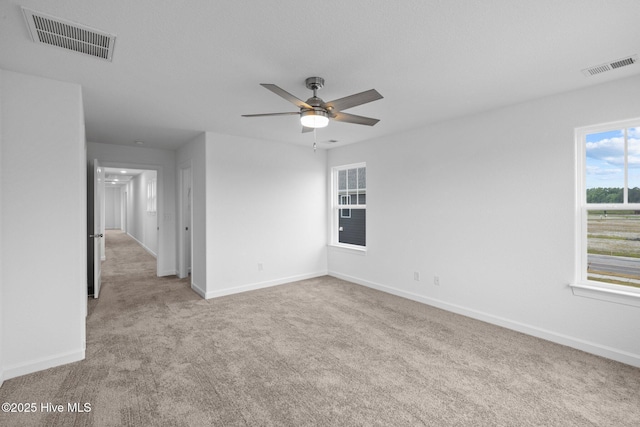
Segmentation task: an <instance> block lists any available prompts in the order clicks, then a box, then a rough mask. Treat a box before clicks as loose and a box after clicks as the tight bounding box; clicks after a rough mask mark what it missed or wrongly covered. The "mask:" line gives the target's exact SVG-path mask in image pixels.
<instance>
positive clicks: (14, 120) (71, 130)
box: [0, 70, 87, 379]
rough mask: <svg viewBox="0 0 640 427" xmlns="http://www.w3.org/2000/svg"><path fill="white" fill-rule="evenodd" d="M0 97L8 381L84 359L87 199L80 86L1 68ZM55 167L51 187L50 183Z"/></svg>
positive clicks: (0, 310)
mask: <svg viewBox="0 0 640 427" xmlns="http://www.w3.org/2000/svg"><path fill="white" fill-rule="evenodd" d="M0 93H1V94H2V97H1V98H0V121H1V122H2V133H1V136H0V152H1V153H2V156H1V161H2V163H1V167H0V186H1V191H0V198H1V202H0V203H1V204H2V218H1V222H0V230H1V231H0V233H1V235H2V239H1V240H0V248H1V249H0V256H1V264H2V270H0V274H1V276H0V288H1V289H2V290H1V293H2V299H1V300H0V318H1V319H2V321H1V322H2V323H1V325H2V332H1V334H0V338H1V342H0V353H1V354H2V355H1V357H0V361H1V363H2V365H1V366H0V372H1V373H0V375H1V376H4V379H8V378H12V377H16V376H20V375H24V374H28V373H31V372H35V371H39V370H42V369H46V368H49V367H53V366H57V365H61V364H64V363H69V362H74V361H78V360H81V359H83V358H84V354H85V316H86V308H87V269H86V259H87V241H86V239H87V222H86V209H87V200H86V166H85V137H84V117H83V106H82V92H81V88H80V86H79V85H77V84H70V83H63V82H59V81H54V80H48V79H43V78H40V77H35V76H29V75H26V74H20V73H14V72H10V71H5V70H0ZM53 166H55V168H56V179H46V178H45V175H44V171H50V170H51V168H52V167H53ZM25 171H31V172H33V173H26V174H25ZM60 182H64V183H65V185H63V186H61V185H60Z"/></svg>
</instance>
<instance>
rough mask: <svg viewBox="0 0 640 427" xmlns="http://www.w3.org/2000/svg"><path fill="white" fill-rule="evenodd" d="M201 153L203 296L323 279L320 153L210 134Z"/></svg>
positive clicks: (322, 168)
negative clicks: (203, 176) (203, 170)
mask: <svg viewBox="0 0 640 427" xmlns="http://www.w3.org/2000/svg"><path fill="white" fill-rule="evenodd" d="M205 147H206V153H205V155H206V195H207V197H206V246H207V257H206V263H207V264H206V275H207V276H206V277H207V284H206V295H205V296H206V297H207V298H210V297H215V296H220V295H226V294H230V293H235V292H241V291H245V290H250V289H256V288H260V287H265V286H271V285H275V284H280V283H285V282H289V281H293V280H299V279H303V278H308V277H314V276H318V275H323V274H326V271H327V259H326V221H327V212H326V152H325V151H318V152H314V151H313V149H312V147H300V146H294V145H290V144H284V143H277V142H269V141H261V140H255V139H249V138H239V137H231V136H227V135H220V134H215V133H211V132H208V133H207V134H206V144H205ZM194 185H195V181H194ZM194 209H195V205H194ZM194 233H195V229H194ZM259 264H261V266H262V269H260V268H259Z"/></svg>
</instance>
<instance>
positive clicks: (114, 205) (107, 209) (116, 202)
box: [104, 185, 123, 230]
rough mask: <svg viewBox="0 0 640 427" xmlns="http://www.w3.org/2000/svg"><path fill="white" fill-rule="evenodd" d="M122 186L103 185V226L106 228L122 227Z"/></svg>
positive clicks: (116, 228)
mask: <svg viewBox="0 0 640 427" xmlns="http://www.w3.org/2000/svg"><path fill="white" fill-rule="evenodd" d="M122 188H123V186H121V185H118V186H113V187H109V186H107V187H105V189H104V226H105V228H106V229H111V230H120V229H121V228H122Z"/></svg>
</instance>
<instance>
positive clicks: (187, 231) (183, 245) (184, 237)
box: [178, 168, 192, 279]
mask: <svg viewBox="0 0 640 427" xmlns="http://www.w3.org/2000/svg"><path fill="white" fill-rule="evenodd" d="M180 173H181V177H180V178H181V183H182V184H181V185H182V187H181V189H180V190H181V191H180V197H181V200H180V205H181V207H180V209H181V223H180V228H181V233H180V252H181V256H180V259H179V263H178V277H180V278H181V279H182V278H184V277H187V276H188V275H189V273H191V202H192V197H191V168H183V169H180Z"/></svg>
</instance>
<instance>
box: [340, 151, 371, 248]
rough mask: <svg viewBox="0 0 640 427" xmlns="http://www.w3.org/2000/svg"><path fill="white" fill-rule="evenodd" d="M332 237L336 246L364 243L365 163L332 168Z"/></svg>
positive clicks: (365, 214) (365, 231)
mask: <svg viewBox="0 0 640 427" xmlns="http://www.w3.org/2000/svg"><path fill="white" fill-rule="evenodd" d="M331 176H332V196H331V200H332V209H333V215H332V239H331V242H332V244H334V245H337V246H344V247H351V248H354V249H365V248H366V246H367V166H366V164H365V163H358V164H353V165H346V166H339V167H334V168H333V169H332V175H331Z"/></svg>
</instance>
